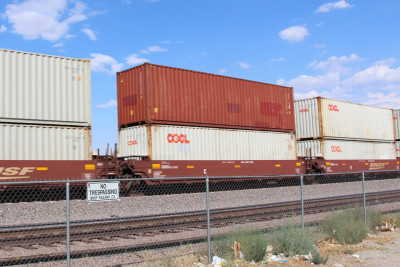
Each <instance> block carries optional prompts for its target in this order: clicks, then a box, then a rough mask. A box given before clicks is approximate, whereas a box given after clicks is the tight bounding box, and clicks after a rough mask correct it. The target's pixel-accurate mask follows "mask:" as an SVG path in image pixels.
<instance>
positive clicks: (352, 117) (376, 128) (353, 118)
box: [295, 98, 394, 141]
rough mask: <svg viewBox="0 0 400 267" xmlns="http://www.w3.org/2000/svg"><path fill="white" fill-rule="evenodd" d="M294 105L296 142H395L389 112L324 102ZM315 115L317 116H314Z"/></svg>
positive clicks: (388, 110) (321, 99) (338, 102)
mask: <svg viewBox="0 0 400 267" xmlns="http://www.w3.org/2000/svg"><path fill="white" fill-rule="evenodd" d="M295 102H296V107H297V108H296V111H295V113H296V116H295V117H296V123H297V124H298V125H297V126H296V127H297V129H296V131H297V135H298V138H299V139H305V138H339V139H349V140H353V139H358V140H376V141H394V130H393V112H392V110H390V109H386V108H378V107H371V106H366V105H360V104H355V103H349V102H344V101H339V100H332V99H326V98H314V99H307V100H298V101H297V100H296V101H295ZM316 102H318V107H316V104H315V103H316ZM307 110H308V111H307ZM317 111H318V112H319V114H316V112H317ZM318 121H319V122H318Z"/></svg>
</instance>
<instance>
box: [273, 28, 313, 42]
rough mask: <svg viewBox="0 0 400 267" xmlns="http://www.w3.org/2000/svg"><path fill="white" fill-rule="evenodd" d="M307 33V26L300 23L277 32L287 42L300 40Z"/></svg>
mask: <svg viewBox="0 0 400 267" xmlns="http://www.w3.org/2000/svg"><path fill="white" fill-rule="evenodd" d="M307 35H310V33H309V32H308V30H307V28H306V27H304V26H300V25H297V26H292V27H289V28H286V29H284V30H282V31H280V32H279V36H280V37H281V38H282V39H283V40H286V41H289V42H300V41H302V40H303V39H304V37H306V36H307Z"/></svg>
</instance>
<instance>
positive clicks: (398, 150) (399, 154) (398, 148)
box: [396, 141, 400, 158]
mask: <svg viewBox="0 0 400 267" xmlns="http://www.w3.org/2000/svg"><path fill="white" fill-rule="evenodd" d="M396 156H397V157H398V158H400V141H396Z"/></svg>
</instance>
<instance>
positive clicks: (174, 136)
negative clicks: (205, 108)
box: [167, 134, 190, 144]
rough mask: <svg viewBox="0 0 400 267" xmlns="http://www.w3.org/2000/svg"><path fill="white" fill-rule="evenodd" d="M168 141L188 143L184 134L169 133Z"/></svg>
mask: <svg viewBox="0 0 400 267" xmlns="http://www.w3.org/2000/svg"><path fill="white" fill-rule="evenodd" d="M167 140H168V143H182V144H189V143H190V141H189V140H188V139H187V136H186V134H181V135H178V134H169V135H168V136H167Z"/></svg>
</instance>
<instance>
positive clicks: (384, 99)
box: [277, 54, 400, 108]
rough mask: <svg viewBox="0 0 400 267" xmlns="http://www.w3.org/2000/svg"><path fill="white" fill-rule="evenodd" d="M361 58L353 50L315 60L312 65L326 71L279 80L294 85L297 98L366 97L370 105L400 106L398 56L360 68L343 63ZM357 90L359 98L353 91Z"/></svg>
mask: <svg viewBox="0 0 400 267" xmlns="http://www.w3.org/2000/svg"><path fill="white" fill-rule="evenodd" d="M359 60H360V57H359V56H358V55H356V54H351V55H350V56H341V57H336V56H332V57H330V58H329V59H328V60H326V61H320V62H318V61H313V62H312V63H310V64H309V65H308V66H309V67H310V68H313V69H314V70H315V71H319V72H322V73H317V74H316V75H305V74H303V75H299V76H298V77H296V78H294V79H291V80H288V81H287V80H285V78H280V79H279V80H278V81H277V83H278V84H280V85H285V86H291V87H294V90H295V97H296V99H298V98H307V97H315V96H318V95H319V96H324V97H329V98H335V99H343V100H349V101H357V102H360V103H361V102H363V101H364V102H366V103H365V104H368V105H378V106H385V107H396V108H400V67H391V65H392V64H394V63H395V62H396V60H395V59H393V58H389V59H385V60H380V61H377V62H374V63H372V64H371V65H369V66H367V67H365V68H364V69H361V70H358V71H357V70H356V68H355V67H344V66H343V65H344V64H348V65H350V64H354V63H356V62H358V61H359ZM357 68H359V67H357ZM355 93H356V94H357V98H354V96H353V95H352V94H355Z"/></svg>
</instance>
